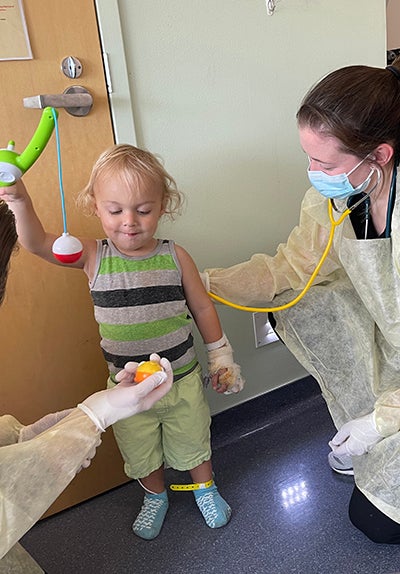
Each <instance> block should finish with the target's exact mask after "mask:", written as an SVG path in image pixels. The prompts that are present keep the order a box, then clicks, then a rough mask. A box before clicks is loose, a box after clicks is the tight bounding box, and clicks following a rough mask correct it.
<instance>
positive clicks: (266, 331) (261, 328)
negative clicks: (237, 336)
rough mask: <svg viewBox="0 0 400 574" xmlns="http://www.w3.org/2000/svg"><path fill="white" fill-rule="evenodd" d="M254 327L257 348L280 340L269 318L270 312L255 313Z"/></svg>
mask: <svg viewBox="0 0 400 574" xmlns="http://www.w3.org/2000/svg"><path fill="white" fill-rule="evenodd" d="M253 328H254V340H255V344H256V348H258V347H263V346H264V345H269V343H274V342H275V341H279V337H278V336H277V335H276V333H275V331H274V330H273V328H272V327H271V323H270V322H269V320H268V313H253Z"/></svg>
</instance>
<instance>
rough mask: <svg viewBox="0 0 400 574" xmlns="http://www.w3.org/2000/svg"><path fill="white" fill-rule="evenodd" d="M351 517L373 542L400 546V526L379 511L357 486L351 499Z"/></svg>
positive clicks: (356, 525) (355, 524)
mask: <svg viewBox="0 0 400 574" xmlns="http://www.w3.org/2000/svg"><path fill="white" fill-rule="evenodd" d="M349 517H350V520H351V522H352V523H353V524H354V526H355V527H356V528H358V529H359V530H361V532H363V533H364V534H365V535H366V536H368V538H369V539H370V540H372V542H378V543H380V544H400V524H398V523H397V522H395V521H394V520H392V519H391V518H389V517H388V516H386V514H383V512H381V511H380V510H378V509H377V508H376V506H374V505H373V504H372V503H371V502H370V501H369V500H368V498H366V497H365V496H364V495H363V493H362V492H361V491H360V490H358V488H357V487H356V486H355V487H354V490H353V494H352V495H351V499H350V505H349Z"/></svg>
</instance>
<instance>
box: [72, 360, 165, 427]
mask: <svg viewBox="0 0 400 574" xmlns="http://www.w3.org/2000/svg"><path fill="white" fill-rule="evenodd" d="M154 356H157V355H152V357H154ZM153 360H154V359H153ZM132 365H133V367H132ZM160 365H161V366H162V367H163V369H164V370H163V371H160V372H157V373H154V375H151V376H150V377H148V378H147V379H145V380H144V381H143V382H142V383H140V384H132V382H129V381H132V380H133V376H134V371H135V370H136V368H137V363H127V364H126V365H125V368H124V369H123V371H120V373H118V374H117V375H116V379H117V380H120V381H121V382H120V383H119V384H118V385H115V387H113V388H112V389H107V390H104V391H99V392H97V393H94V394H93V395H91V396H90V397H88V398H87V399H85V400H84V401H83V402H82V403H80V404H79V405H78V408H80V409H81V410H83V411H84V412H85V413H86V414H87V415H88V417H89V418H91V419H92V421H93V422H94V424H95V425H96V426H97V428H98V429H99V430H101V431H102V432H104V431H105V429H106V428H107V427H109V426H110V425H112V424H114V423H115V422H117V421H119V420H122V419H126V418H128V417H130V416H132V415H135V414H137V413H140V412H142V411H146V410H148V409H150V408H151V407H152V406H153V405H154V403H156V402H157V401H158V400H159V399H161V398H162V397H163V396H164V395H166V394H167V392H168V391H169V390H170V389H171V386H172V383H173V374H172V368H171V364H170V362H169V361H168V360H167V359H160ZM131 369H133V370H131Z"/></svg>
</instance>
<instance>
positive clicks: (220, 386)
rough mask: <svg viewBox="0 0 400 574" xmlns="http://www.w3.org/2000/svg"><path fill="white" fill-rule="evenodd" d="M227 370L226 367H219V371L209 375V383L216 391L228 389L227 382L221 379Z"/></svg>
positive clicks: (220, 391) (221, 391) (222, 391)
mask: <svg viewBox="0 0 400 574" xmlns="http://www.w3.org/2000/svg"><path fill="white" fill-rule="evenodd" d="M227 370H228V369H219V371H218V372H217V373H216V374H215V375H212V377H211V385H212V388H213V389H214V391H215V392H216V393H221V394H222V393H226V392H227V391H228V389H229V384H228V382H227V381H225V382H224V380H223V375H224V374H225V373H226V372H227Z"/></svg>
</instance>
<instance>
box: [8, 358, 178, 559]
mask: <svg viewBox="0 0 400 574" xmlns="http://www.w3.org/2000/svg"><path fill="white" fill-rule="evenodd" d="M151 357H153V359H152V360H155V357H156V358H157V359H158V360H159V362H160V364H161V366H162V367H163V370H164V372H160V373H155V374H154V375H152V376H150V377H148V378H147V379H146V380H145V381H143V382H142V383H140V385H132V384H131V381H132V380H133V377H134V372H135V369H136V367H137V363H127V366H128V369H123V370H122V371H120V373H119V374H118V375H119V376H120V377H122V378H123V379H124V380H123V381H122V378H120V379H119V380H121V381H122V382H120V384H118V385H116V386H115V387H114V388H113V389H108V390H104V391H99V392H97V393H94V394H93V395H91V396H90V397H88V398H87V399H85V400H84V401H83V402H82V403H81V404H79V405H78V408H74V409H72V410H71V413H70V414H69V415H67V416H65V417H64V418H63V419H62V420H61V421H59V422H57V423H56V424H55V425H54V426H51V427H50V428H48V429H47V430H46V431H44V432H42V433H40V434H38V435H37V436H35V437H34V438H32V439H31V440H27V441H26V442H18V440H19V435H20V433H21V430H22V429H23V428H25V427H24V425H22V424H21V423H19V422H18V421H17V419H15V418H14V417H12V416H10V415H4V416H3V417H0V440H1V441H2V442H1V443H0V445H1V444H2V445H6V446H1V448H0V558H2V557H3V556H4V555H5V554H6V553H7V552H8V550H9V549H10V548H11V547H12V546H13V545H14V544H15V543H16V542H18V540H19V539H20V538H21V537H22V536H23V535H24V534H25V533H26V532H27V531H28V530H29V528H31V527H32V526H33V525H34V524H35V523H36V522H37V521H38V520H39V518H40V517H41V516H42V515H43V513H44V512H45V511H46V510H47V509H48V507H49V506H50V505H51V504H52V502H53V501H54V500H55V499H56V498H57V497H58V496H59V495H60V494H61V492H62V491H63V490H64V489H65V488H66V487H67V486H68V484H69V483H70V482H71V481H72V479H73V478H74V477H75V475H76V473H77V472H78V471H79V470H80V469H81V468H82V467H85V466H87V464H86V461H87V460H88V459H89V460H90V459H91V458H93V456H94V454H95V451H96V448H97V447H98V446H99V445H100V443H101V440H100V435H101V432H103V431H104V430H105V429H106V428H107V427H108V426H110V425H112V424H114V422H116V421H117V420H121V419H124V418H127V417H128V416H132V415H134V414H136V413H138V412H141V411H143V410H147V409H149V408H151V407H152V406H153V404H154V403H155V402H156V401H157V400H159V399H160V398H162V397H163V396H164V395H165V394H166V393H167V392H168V391H169V390H170V389H171V386H172V382H173V374H172V368H171V365H170V363H169V362H168V361H167V360H166V359H161V360H160V358H159V357H158V356H156V355H151ZM12 443H16V444H12Z"/></svg>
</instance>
